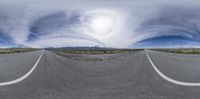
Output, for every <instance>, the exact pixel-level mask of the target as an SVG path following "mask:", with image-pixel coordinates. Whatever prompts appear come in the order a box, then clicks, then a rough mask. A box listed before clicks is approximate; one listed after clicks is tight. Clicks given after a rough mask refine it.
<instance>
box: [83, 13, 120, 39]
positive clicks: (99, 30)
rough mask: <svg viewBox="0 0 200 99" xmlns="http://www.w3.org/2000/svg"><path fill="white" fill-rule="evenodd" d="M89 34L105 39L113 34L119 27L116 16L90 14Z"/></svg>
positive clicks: (110, 14)
mask: <svg viewBox="0 0 200 99" xmlns="http://www.w3.org/2000/svg"><path fill="white" fill-rule="evenodd" d="M89 16H90V17H89V18H88V20H89V21H88V23H87V26H86V27H87V34H88V35H90V36H93V37H95V38H99V39H100V38H104V37H107V36H108V35H110V34H112V33H113V31H114V30H115V28H116V25H117V22H116V21H117V19H116V16H115V14H113V13H110V12H103V11H102V12H101V11H99V12H92V13H90V14H89Z"/></svg>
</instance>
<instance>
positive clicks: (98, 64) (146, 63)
mask: <svg viewBox="0 0 200 99" xmlns="http://www.w3.org/2000/svg"><path fill="white" fill-rule="evenodd" d="M149 58H150V59H149ZM199 60H200V55H179V54H171V53H170V54H169V53H164V52H156V51H149V50H148V51H147V53H145V51H138V52H132V53H124V54H113V55H96V56H92V55H82V56H81V55H78V56H76V55H72V54H55V53H53V52H49V51H33V52H27V53H18V54H10V55H0V99H199V98H200V85H198V84H197V85H195V86H193V85H191V86H188V85H184V84H183V85H181V84H179V83H177V84H176V82H172V81H170V80H168V79H167V78H166V77H163V76H162V75H161V74H159V73H163V74H164V75H165V76H167V77H169V78H171V79H173V80H175V81H176V80H177V82H178V81H181V82H185V83H191V84H192V83H199V82H200V77H199V76H198V75H199V74H200V61H199ZM152 63H153V64H152ZM153 65H155V66H156V68H155V67H153ZM33 67H35V68H33ZM30 70H32V72H30ZM156 70H157V71H156ZM158 70H159V73H158ZM24 75H26V76H24ZM10 82H12V83H10ZM1 83H6V84H5V85H4V84H2V85H1Z"/></svg>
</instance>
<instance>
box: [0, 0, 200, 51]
mask: <svg viewBox="0 0 200 99" xmlns="http://www.w3.org/2000/svg"><path fill="white" fill-rule="evenodd" d="M178 2H179V0H175V1H173V3H172V1H169V2H166V1H159V0H152V1H144V0H141V1H137V0H124V1H121V0H119V1H114V0H110V1H106V0H102V1H95V0H85V1H81V0H75V1H69V0H58V1H48V2H47V0H44V1H39V0H30V1H26V0H18V2H15V3H14V2H13V1H12V0H5V1H4V0H2V1H0V5H1V7H0V47H17V46H27V47H36V48H44V47H69V46H70V47H71V46H74V47H77V46H79V47H80V46H101V47H116V48H132V47H144V48H145V47H180V46H181V47H182V46H183V47H199V45H200V44H199V42H200V29H199V28H200V22H199V19H200V14H199V13H198V11H199V9H200V7H198V4H197V2H198V1H190V2H183V3H182V4H178Z"/></svg>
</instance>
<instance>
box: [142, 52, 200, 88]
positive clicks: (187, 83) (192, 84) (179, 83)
mask: <svg viewBox="0 0 200 99" xmlns="http://www.w3.org/2000/svg"><path fill="white" fill-rule="evenodd" d="M145 53H146V56H147V58H148V60H149V62H150V63H151V65H152V66H153V68H154V70H155V71H156V72H157V73H158V74H159V75H160V76H161V77H162V78H163V79H165V80H167V81H168V82H171V83H173V84H176V85H182V86H200V83H189V82H182V81H177V80H174V79H172V78H169V77H167V76H166V75H165V74H163V73H162V72H161V71H159V70H158V68H157V67H156V66H155V64H154V63H153V61H152V60H151V58H150V56H149V55H148V53H147V51H146V49H145Z"/></svg>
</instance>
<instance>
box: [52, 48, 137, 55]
mask: <svg viewBox="0 0 200 99" xmlns="http://www.w3.org/2000/svg"><path fill="white" fill-rule="evenodd" d="M135 51H139V49H137V50H136V49H116V50H57V51H56V52H63V53H72V54H116V53H127V52H135Z"/></svg>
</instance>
